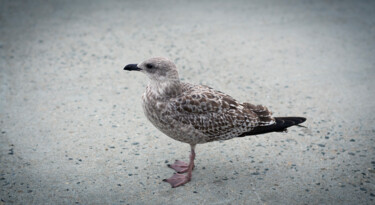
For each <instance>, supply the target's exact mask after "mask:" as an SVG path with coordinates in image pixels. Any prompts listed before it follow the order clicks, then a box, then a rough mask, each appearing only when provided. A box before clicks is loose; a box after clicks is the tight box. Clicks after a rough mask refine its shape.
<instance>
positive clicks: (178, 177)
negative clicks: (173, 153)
mask: <svg viewBox="0 0 375 205" xmlns="http://www.w3.org/2000/svg"><path fill="white" fill-rule="evenodd" d="M190 179H191V177H188V176H186V175H184V174H178V173H175V174H173V176H172V177H170V178H168V179H163V181H164V182H168V183H169V184H170V185H171V186H172V188H175V187H178V186H181V185H184V184H186V183H188V182H189V181H190Z"/></svg>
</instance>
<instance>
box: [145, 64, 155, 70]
mask: <svg viewBox="0 0 375 205" xmlns="http://www.w3.org/2000/svg"><path fill="white" fill-rule="evenodd" d="M146 68H149V69H151V68H154V66H153V65H152V64H150V63H148V64H146Z"/></svg>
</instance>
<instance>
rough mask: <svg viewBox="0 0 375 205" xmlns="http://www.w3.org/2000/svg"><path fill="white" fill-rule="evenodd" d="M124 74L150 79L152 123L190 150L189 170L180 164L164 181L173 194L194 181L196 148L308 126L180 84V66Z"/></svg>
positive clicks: (166, 63)
mask: <svg viewBox="0 0 375 205" xmlns="http://www.w3.org/2000/svg"><path fill="white" fill-rule="evenodd" d="M124 70H128V71H140V72H142V73H144V74H146V75H147V76H148V77H149V78H150V83H149V84H148V86H147V88H146V92H145V93H144V94H143V96H142V101H143V110H144V113H145V115H146V117H147V118H148V119H149V120H150V121H151V123H152V124H153V125H154V126H155V127H156V128H158V129H159V130H160V131H162V132H163V133H164V134H166V135H168V136H169V137H171V138H173V139H175V140H178V141H181V142H185V143H188V144H190V147H191V154H190V162H189V164H188V163H185V162H182V161H179V160H176V162H175V163H174V164H171V165H168V166H169V167H170V168H172V169H174V170H175V171H176V172H177V173H175V174H173V175H172V177H170V178H168V179H164V180H163V181H165V182H168V183H169V184H171V185H172V187H173V188H174V187H178V186H181V185H183V184H186V183H187V182H189V181H190V180H191V176H192V171H193V168H194V159H195V151H194V150H195V146H196V145H197V144H202V143H206V142H212V141H216V140H228V139H232V138H235V137H244V136H248V135H258V134H264V133H268V132H283V131H286V128H288V127H290V126H293V125H298V124H300V123H302V122H304V121H305V120H306V118H303V117H272V113H271V112H270V111H269V110H268V109H267V108H266V107H264V106H262V105H253V104H250V103H241V102H238V101H237V100H235V99H234V98H232V97H231V96H229V95H226V94H224V93H222V92H220V91H217V90H214V89H213V88H210V87H208V86H205V85H193V84H190V83H183V82H180V79H179V77H178V72H177V68H176V65H175V64H174V63H173V62H172V61H170V60H168V59H166V58H161V57H158V58H151V59H148V60H146V61H144V62H142V63H140V64H138V65H137V64H129V65H127V66H125V68H124ZM183 173H187V174H186V175H184V174H183Z"/></svg>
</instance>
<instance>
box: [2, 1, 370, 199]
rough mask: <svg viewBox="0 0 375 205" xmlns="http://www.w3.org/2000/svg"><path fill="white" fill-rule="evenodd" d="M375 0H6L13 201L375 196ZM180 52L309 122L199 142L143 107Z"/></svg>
mask: <svg viewBox="0 0 375 205" xmlns="http://www.w3.org/2000/svg"><path fill="white" fill-rule="evenodd" d="M374 53H375V2H374V1H277V0H274V1H261V0H259V1H202V0H200V1H187V2H185V1H158V2H156V1H88V0H87V1H10V0H2V1H0V204H13V203H14V204H75V203H76V204H203V203H205V204H374V199H375V185H374V184H375V141H374V138H375V126H374V121H375V117H374V116H375V115H374V111H375V101H374V100H375V92H374V88H375V81H374V77H375V58H374ZM152 56H164V57H168V58H170V59H172V60H173V61H174V62H175V63H176V64H177V66H178V67H179V70H180V77H181V78H182V80H183V81H188V82H192V83H197V84H206V85H209V86H212V87H214V88H216V89H218V90H221V91H223V92H225V93H228V94H230V95H232V96H233V97H235V98H237V99H238V100H240V101H247V102H251V103H255V104H263V105H266V106H268V107H269V108H270V109H272V110H273V112H274V115H275V116H293V115H296V116H304V117H306V118H307V121H306V123H305V126H306V127H307V128H298V127H294V128H291V129H290V130H289V132H288V133H273V134H267V135H259V136H253V137H245V138H238V139H233V140H229V141H225V142H214V143H209V144H204V145H198V146H197V149H196V151H197V158H196V168H195V170H194V172H193V179H192V181H191V182H190V183H188V184H186V185H185V186H182V187H179V188H175V189H171V188H170V186H169V184H167V183H164V182H162V179H164V178H167V177H170V176H171V175H172V173H173V172H172V170H171V169H169V168H168V167H167V166H166V165H167V164H168V163H171V162H173V161H174V160H175V159H181V160H188V156H189V146H188V145H187V144H182V143H180V142H177V141H174V140H172V139H170V138H168V137H167V136H165V135H163V134H162V133H161V132H159V131H158V130H157V129H156V128H154V127H153V126H152V125H151V123H149V122H148V121H147V120H146V118H145V117H144V114H143V111H142V107H141V95H142V93H143V91H144V90H145V86H146V85H147V78H146V76H143V75H141V73H136V72H132V73H129V72H124V71H123V70H122V69H123V67H124V66H125V65H126V64H129V63H138V62H141V61H142V60H144V59H147V58H149V57H152Z"/></svg>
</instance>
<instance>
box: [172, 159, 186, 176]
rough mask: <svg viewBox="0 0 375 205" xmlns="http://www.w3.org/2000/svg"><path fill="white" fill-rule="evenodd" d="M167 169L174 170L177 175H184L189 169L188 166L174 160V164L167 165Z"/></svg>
mask: <svg viewBox="0 0 375 205" xmlns="http://www.w3.org/2000/svg"><path fill="white" fill-rule="evenodd" d="M168 167H169V168H171V169H174V170H175V171H176V172H177V173H180V174H181V173H186V172H187V171H188V169H189V164H188V163H186V162H183V161H180V160H176V161H175V162H174V164H168Z"/></svg>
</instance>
